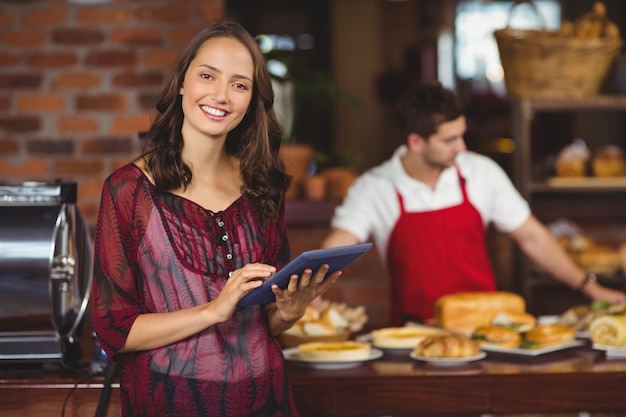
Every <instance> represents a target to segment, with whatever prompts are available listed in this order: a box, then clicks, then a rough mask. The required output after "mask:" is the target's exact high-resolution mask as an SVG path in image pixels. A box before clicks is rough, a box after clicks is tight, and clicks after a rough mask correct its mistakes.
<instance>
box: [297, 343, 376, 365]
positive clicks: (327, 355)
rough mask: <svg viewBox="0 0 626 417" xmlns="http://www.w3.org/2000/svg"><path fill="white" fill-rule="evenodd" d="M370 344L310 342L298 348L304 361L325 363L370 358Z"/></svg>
mask: <svg viewBox="0 0 626 417" xmlns="http://www.w3.org/2000/svg"><path fill="white" fill-rule="evenodd" d="M370 351H371V347H370V344H369V343H362V342H355V341H352V340H346V341H343V342H310V343H303V344H301V345H299V346H298V354H299V356H300V357H301V358H303V359H319V360H325V361H345V360H361V359H363V360H365V359H368V358H369V356H370Z"/></svg>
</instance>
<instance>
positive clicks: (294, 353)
mask: <svg viewBox="0 0 626 417" xmlns="http://www.w3.org/2000/svg"><path fill="white" fill-rule="evenodd" d="M283 354H284V355H285V359H286V360H288V361H291V362H295V363H297V364H298V365H300V366H304V367H307V368H312V369H329V370H332V369H349V368H355V367H357V366H360V365H362V364H363V363H365V362H368V361H373V360H375V359H378V358H380V357H382V356H383V351H382V350H380V349H376V348H371V349H370V355H369V357H368V358H367V359H354V360H345V359H342V360H336V361H334V360H327V359H311V358H302V357H300V354H299V351H298V348H297V347H296V348H288V349H284V350H283Z"/></svg>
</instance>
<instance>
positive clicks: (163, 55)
mask: <svg viewBox="0 0 626 417" xmlns="http://www.w3.org/2000/svg"><path fill="white" fill-rule="evenodd" d="M179 54H180V51H179V50H175V51H174V50H165V49H150V50H147V51H145V52H144V54H143V57H142V59H141V63H142V64H143V65H145V66H146V67H152V68H159V69H167V70H169V69H171V68H173V67H174V65H175V64H176V60H177V58H178V55H179ZM1 64H2V56H1V55H0V65H1Z"/></svg>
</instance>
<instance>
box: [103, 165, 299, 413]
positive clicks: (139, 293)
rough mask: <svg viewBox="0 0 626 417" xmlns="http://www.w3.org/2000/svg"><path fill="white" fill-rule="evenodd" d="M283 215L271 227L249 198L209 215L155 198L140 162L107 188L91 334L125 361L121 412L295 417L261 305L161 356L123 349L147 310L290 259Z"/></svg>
mask: <svg viewBox="0 0 626 417" xmlns="http://www.w3.org/2000/svg"><path fill="white" fill-rule="evenodd" d="M289 256H290V253H289V244H288V241H287V237H286V231H285V223H284V217H283V216H281V219H280V221H278V222H271V223H264V222H263V221H262V219H261V216H260V214H259V213H258V211H257V210H255V209H254V207H253V206H252V205H251V203H250V201H249V200H248V199H247V198H246V196H245V195H244V196H242V197H240V198H239V199H238V200H237V201H235V202H234V203H233V204H232V205H231V206H230V207H228V208H227V209H226V210H224V211H221V212H217V213H213V212H210V211H208V210H206V209H203V208H202V207H200V206H198V205H197V204H195V203H193V202H192V201H190V200H186V199H184V198H181V197H179V196H175V195H173V194H170V193H163V192H159V191H157V190H156V188H155V187H154V185H153V184H152V183H151V182H150V181H149V180H148V178H147V177H146V176H145V175H144V174H143V172H142V171H141V170H140V169H139V168H137V167H136V166H135V165H132V164H131V165H127V166H125V167H122V168H120V169H119V170H117V171H116V172H114V173H113V174H112V175H111V176H110V177H109V178H108V179H107V180H106V182H105V184H104V187H103V192H102V201H101V205H100V212H99V214H98V222H97V228H96V236H95V244H94V285H93V294H92V295H93V326H94V329H95V331H96V333H97V335H98V338H99V340H100V342H101V344H102V346H103V348H104V349H105V351H106V353H107V354H108V355H109V357H112V358H114V359H115V360H116V361H117V362H118V363H119V369H120V383H121V395H120V396H121V404H122V414H123V415H124V416H159V417H163V416H181V417H182V416H184V417H194V416H211V417H213V416H228V417H236V416H246V417H248V416H259V417H264V416H268V417H269V416H275V417H278V416H298V412H297V410H296V408H295V405H294V402H293V399H292V395H291V389H290V386H289V381H288V377H287V374H286V369H285V366H284V358H283V355H282V350H281V348H280V345H279V343H278V341H277V340H276V339H275V338H274V337H272V336H271V335H270V331H269V327H268V323H267V319H266V316H265V313H264V309H263V308H262V307H260V306H252V307H245V308H241V309H238V310H237V311H236V312H235V313H234V315H233V317H232V318H231V319H230V320H229V321H227V322H224V323H220V324H217V325H214V326H211V327H209V328H207V329H206V330H204V331H202V332H201V333H198V334H196V335H194V336H192V337H189V338H187V339H185V340H182V341H180V342H177V343H174V344H172V345H169V346H165V347H162V348H159V349H154V350H149V351H141V352H132V353H119V354H117V351H118V350H119V349H120V348H121V347H122V346H123V345H124V343H125V340H126V337H127V336H128V332H129V331H130V328H131V326H132V324H133V322H134V320H135V319H136V318H137V316H138V315H139V314H145V313H159V312H168V311H175V310H180V309H184V308H188V307H192V306H196V305H199V304H202V303H207V302H209V301H211V300H212V299H214V298H215V297H216V296H217V294H218V293H219V292H220V291H221V290H222V288H223V286H224V283H225V282H226V279H227V277H228V273H229V271H233V270H235V269H238V268H240V267H242V266H243V265H245V264H247V263H250V262H263V263H267V264H270V265H275V266H276V267H278V268H280V267H281V266H283V265H284V264H285V263H286V262H287V261H288V260H289Z"/></svg>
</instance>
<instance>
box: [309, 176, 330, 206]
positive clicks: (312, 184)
mask: <svg viewBox="0 0 626 417" xmlns="http://www.w3.org/2000/svg"><path fill="white" fill-rule="evenodd" d="M327 183H328V181H327V179H326V177H325V176H323V175H313V176H311V177H307V178H306V180H305V181H304V191H305V193H304V194H305V196H306V199H307V200H310V201H323V200H325V199H326V188H327Z"/></svg>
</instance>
